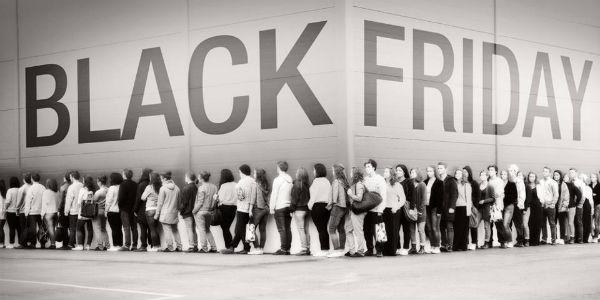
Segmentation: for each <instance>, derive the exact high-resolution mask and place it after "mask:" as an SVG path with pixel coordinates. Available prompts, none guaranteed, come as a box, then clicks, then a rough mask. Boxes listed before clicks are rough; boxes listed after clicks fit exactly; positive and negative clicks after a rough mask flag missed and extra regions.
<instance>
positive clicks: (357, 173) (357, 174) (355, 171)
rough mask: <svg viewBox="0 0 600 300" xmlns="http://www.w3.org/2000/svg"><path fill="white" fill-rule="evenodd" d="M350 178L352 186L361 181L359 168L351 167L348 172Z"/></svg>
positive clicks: (361, 175)
mask: <svg viewBox="0 0 600 300" xmlns="http://www.w3.org/2000/svg"><path fill="white" fill-rule="evenodd" d="M350 174H351V176H352V184H356V183H358V182H361V181H363V179H364V175H363V172H362V171H361V169H360V168H357V167H352V171H350Z"/></svg>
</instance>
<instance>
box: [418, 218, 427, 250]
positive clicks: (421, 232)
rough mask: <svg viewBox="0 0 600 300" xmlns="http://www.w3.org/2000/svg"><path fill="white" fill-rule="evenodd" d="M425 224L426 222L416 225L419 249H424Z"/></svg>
mask: <svg viewBox="0 0 600 300" xmlns="http://www.w3.org/2000/svg"><path fill="white" fill-rule="evenodd" d="M425 223H426V222H419V223H417V224H418V225H417V228H418V230H419V243H420V246H421V249H422V248H423V247H425V239H427V237H426V234H425Z"/></svg>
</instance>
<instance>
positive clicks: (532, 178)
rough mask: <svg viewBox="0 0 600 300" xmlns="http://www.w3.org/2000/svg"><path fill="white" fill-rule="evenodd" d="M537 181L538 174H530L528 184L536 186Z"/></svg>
mask: <svg viewBox="0 0 600 300" xmlns="http://www.w3.org/2000/svg"><path fill="white" fill-rule="evenodd" d="M537 181H538V179H537V174H535V173H534V172H529V174H527V184H529V185H536V184H537Z"/></svg>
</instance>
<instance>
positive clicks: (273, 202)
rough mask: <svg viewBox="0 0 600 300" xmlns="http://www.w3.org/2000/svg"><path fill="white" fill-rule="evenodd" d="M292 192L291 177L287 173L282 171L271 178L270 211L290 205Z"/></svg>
mask: <svg viewBox="0 0 600 300" xmlns="http://www.w3.org/2000/svg"><path fill="white" fill-rule="evenodd" d="M291 192H292V177H290V175H288V174H287V173H282V174H280V175H279V176H277V177H276V178H275V180H273V190H272V191H271V199H270V200H269V207H270V208H271V213H274V212H275V210H277V209H282V208H286V207H290V202H291V199H290V198H291Z"/></svg>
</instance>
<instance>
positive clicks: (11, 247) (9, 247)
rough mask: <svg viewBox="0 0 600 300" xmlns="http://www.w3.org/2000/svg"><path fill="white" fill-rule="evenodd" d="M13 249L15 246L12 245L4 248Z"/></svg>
mask: <svg viewBox="0 0 600 300" xmlns="http://www.w3.org/2000/svg"><path fill="white" fill-rule="evenodd" d="M14 248H15V245H13V244H8V246H6V249H14Z"/></svg>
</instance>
